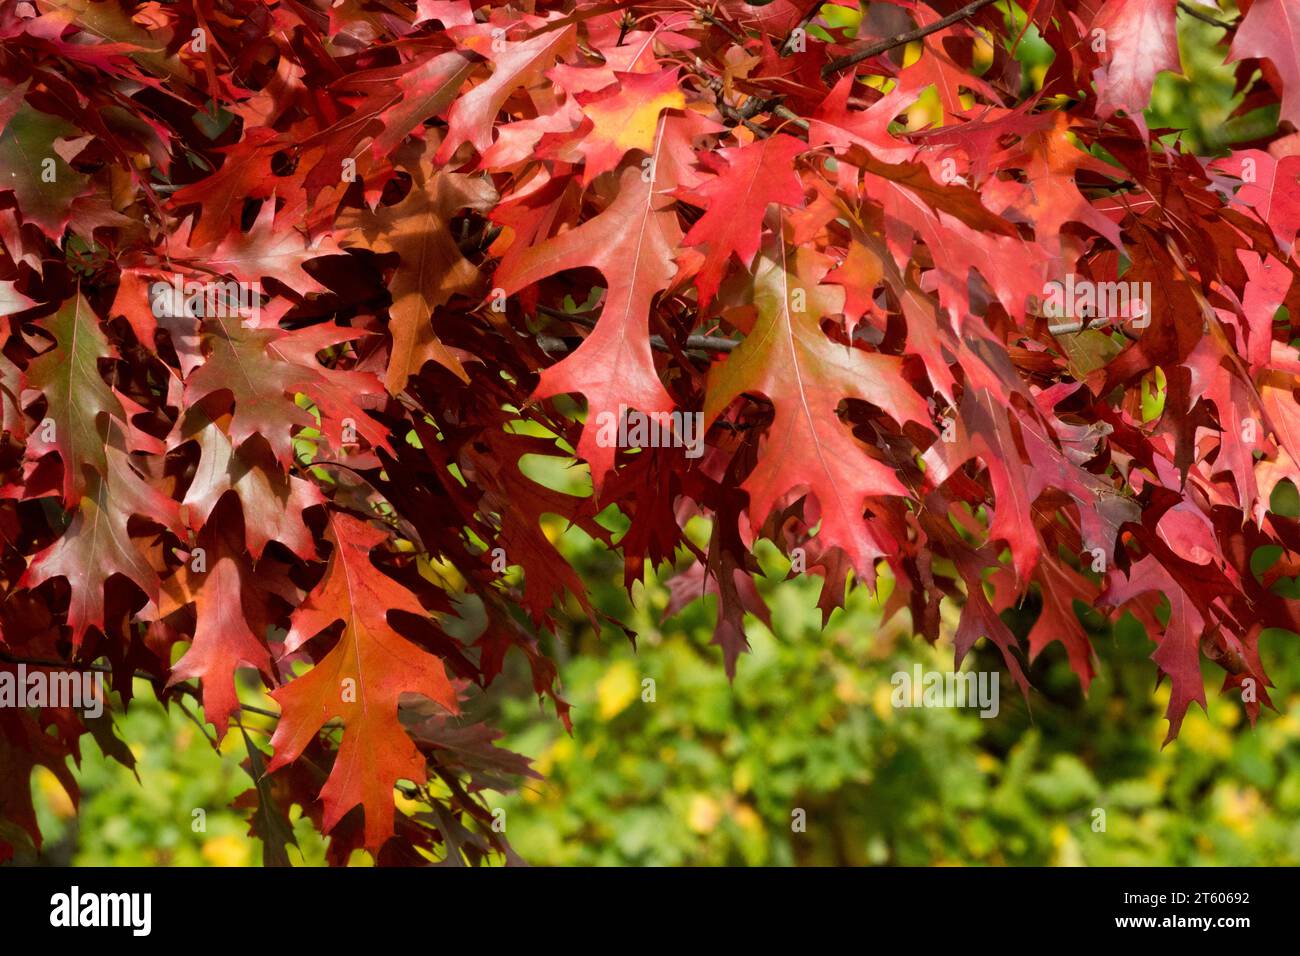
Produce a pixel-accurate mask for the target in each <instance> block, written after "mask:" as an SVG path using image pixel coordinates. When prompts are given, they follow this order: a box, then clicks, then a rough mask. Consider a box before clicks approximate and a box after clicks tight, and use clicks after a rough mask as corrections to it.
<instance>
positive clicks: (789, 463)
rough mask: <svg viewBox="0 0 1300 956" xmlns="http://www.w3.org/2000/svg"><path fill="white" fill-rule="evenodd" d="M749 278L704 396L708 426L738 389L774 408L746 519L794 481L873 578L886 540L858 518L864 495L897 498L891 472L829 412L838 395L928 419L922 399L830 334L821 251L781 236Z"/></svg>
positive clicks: (754, 518)
mask: <svg viewBox="0 0 1300 956" xmlns="http://www.w3.org/2000/svg"><path fill="white" fill-rule="evenodd" d="M756 269H757V271H756V275H755V278H754V304H755V307H756V308H757V309H758V319H757V321H756V322H755V323H754V328H753V329H752V330H751V331H750V333H749V334H748V335H747V336H746V337H745V340H744V342H743V343H741V345H740V346H739V347H738V348H737V349H736V350H735V351H734V352H732V353H731V355H730V356H729V357H728V358H727V359H726V360H725V361H724V362H721V363H719V364H718V365H716V366H714V368H713V369H712V371H710V373H709V381H708V386H707V392H706V395H705V401H704V423H705V427H706V428H707V427H709V426H710V425H712V424H713V422H715V421H716V420H717V419H718V416H719V415H721V414H722V412H723V411H725V410H726V408H727V406H728V405H730V404H731V403H732V402H733V401H734V400H735V399H736V398H737V397H738V396H740V395H741V393H743V392H757V393H759V394H761V395H765V396H767V397H768V398H770V399H771V400H772V402H773V404H774V405H775V406H776V414H775V418H774V419H773V421H772V425H771V429H770V432H769V434H768V436H767V439H766V443H765V445H764V448H763V450H762V452H761V453H760V454H759V459H758V464H757V465H756V466H755V468H754V470H753V472H752V473H751V474H750V476H749V477H748V478H747V479H746V480H745V483H744V484H743V485H742V486H741V487H742V488H743V489H744V490H745V491H746V492H747V493H748V494H749V518H750V523H751V525H753V526H754V527H759V526H761V525H762V523H763V522H764V521H765V520H766V519H767V516H768V515H769V514H770V513H771V512H772V510H773V509H774V508H775V507H777V505H778V504H779V503H780V502H781V499H782V498H783V497H785V496H786V495H788V494H789V493H791V492H793V491H795V490H796V489H802V490H805V491H807V492H809V493H811V494H812V496H813V497H814V499H816V501H817V504H818V506H819V510H820V514H821V518H822V529H821V531H820V535H821V537H822V538H823V539H824V541H825V543H826V545H828V546H833V547H838V548H840V549H842V550H843V551H844V552H845V553H846V554H847V555H848V556H849V558H850V559H851V560H852V562H853V566H854V568H855V569H856V570H857V571H858V574H859V575H860V576H861V577H863V578H866V579H868V580H873V579H874V571H873V567H874V562H875V560H876V558H878V557H880V556H882V555H884V554H887V553H889V551H890V549H891V547H892V544H891V542H890V540H889V539H888V537H887V536H884V535H882V534H881V533H879V532H877V531H876V529H875V528H874V527H873V525H872V523H871V522H869V521H867V520H865V519H864V517H863V511H864V509H865V507H866V505H867V500H868V499H869V498H871V497H874V496H880V495H897V496H900V497H906V496H907V495H908V491H907V489H906V488H905V487H904V486H903V484H902V483H901V482H900V481H899V480H898V478H897V476H896V475H895V473H894V470H893V469H892V468H891V467H889V466H888V465H886V464H884V463H883V462H881V461H879V460H877V459H875V458H872V457H870V456H869V455H867V454H866V453H865V452H864V451H863V450H862V447H861V446H860V445H858V443H857V442H856V441H855V440H854V438H853V437H852V436H851V435H850V434H849V431H848V428H847V427H846V426H845V425H844V424H843V423H842V422H841V421H840V420H839V417H838V416H837V415H836V408H837V407H838V406H839V404H840V402H841V401H843V400H844V399H845V398H850V397H851V398H859V399H864V400H865V401H868V402H871V403H872V404H874V405H876V406H878V407H879V408H881V409H883V410H884V411H885V412H886V413H887V414H888V415H890V417H892V418H893V419H894V421H896V422H897V423H899V424H900V425H901V424H903V423H904V422H908V421H916V422H925V421H927V420H928V415H927V413H926V407H925V403H924V402H923V401H922V400H921V397H920V396H919V395H918V394H917V393H916V392H915V391H913V390H912V389H911V387H910V386H909V385H907V383H906V381H905V379H904V378H903V374H902V361H901V360H900V359H898V358H897V357H894V356H888V355H880V354H877V353H874V352H865V351H863V350H861V349H857V348H852V347H848V346H845V345H841V344H837V343H835V342H832V341H831V340H830V339H828V338H827V337H826V335H825V334H824V333H823V332H822V331H821V328H820V327H819V323H818V320H819V317H820V316H822V315H827V314H834V313H837V312H839V311H841V308H842V302H843V290H841V289H839V288H838V287H834V286H822V285H821V284H820V283H821V280H822V278H823V277H824V276H825V274H826V272H827V271H828V269H829V262H828V261H827V260H825V258H824V257H819V256H817V255H816V254H815V253H813V252H811V251H809V250H804V249H800V250H799V251H797V252H795V253H793V254H791V253H790V252H789V251H788V250H787V249H786V247H785V245H784V244H781V245H780V246H779V247H778V248H776V249H775V250H773V252H772V253H770V258H769V257H768V256H767V255H764V256H762V257H760V259H759V261H758V264H757V267H756Z"/></svg>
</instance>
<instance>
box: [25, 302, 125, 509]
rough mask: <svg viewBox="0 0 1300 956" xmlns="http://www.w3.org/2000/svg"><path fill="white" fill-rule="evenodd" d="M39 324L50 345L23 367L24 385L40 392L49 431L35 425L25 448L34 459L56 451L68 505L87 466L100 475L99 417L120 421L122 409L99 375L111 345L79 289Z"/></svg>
mask: <svg viewBox="0 0 1300 956" xmlns="http://www.w3.org/2000/svg"><path fill="white" fill-rule="evenodd" d="M40 324H41V325H42V326H43V327H44V328H45V329H46V331H48V332H49V333H50V334H51V335H52V336H54V341H55V347H54V348H52V349H50V350H49V351H48V352H43V353H42V354H41V355H39V356H37V357H36V358H35V359H34V360H33V361H32V363H31V364H30V365H29V366H28V368H27V385H28V386H29V387H30V388H33V389H36V390H38V391H39V392H40V393H41V394H42V395H44V396H45V402H46V411H45V416H46V418H47V419H48V420H49V421H50V422H51V423H52V426H53V427H52V430H51V431H52V434H51V432H50V431H47V430H46V429H45V428H43V427H42V428H39V429H37V430H36V433H35V434H34V435H33V437H32V441H31V442H30V443H29V446H28V452H27V453H28V455H29V456H31V457H33V458H39V457H41V456H43V455H45V454H47V453H48V452H49V451H51V450H52V451H54V452H55V453H56V454H58V456H59V458H60V460H62V462H63V500H64V503H65V504H66V505H68V506H69V507H72V506H75V505H76V504H77V502H78V501H80V499H81V496H82V495H83V494H84V493H85V492H86V487H87V482H88V481H89V480H90V479H89V478H88V477H87V473H86V470H85V468H86V466H89V467H90V468H93V469H94V470H96V471H98V472H99V473H100V474H104V473H106V472H107V470H108V462H107V459H106V457H105V435H106V434H107V431H106V429H107V427H108V423H107V422H103V423H101V420H100V416H101V415H103V416H111V417H112V418H114V419H117V420H119V421H123V420H125V417H126V412H125V411H124V410H123V408H122V403H121V402H119V401H118V400H117V396H116V395H114V394H113V390H112V389H111V388H109V387H108V383H107V382H105V381H104V379H103V376H101V375H100V374H99V360H100V359H102V358H108V357H109V356H110V355H111V354H112V349H111V348H110V346H109V344H108V339H107V338H105V337H104V333H103V332H101V331H100V328H99V320H98V319H97V318H96V316H95V313H94V311H93V310H92V309H91V307H90V303H89V302H87V301H86V299H85V297H84V296H82V295H81V294H80V293H78V294H77V295H75V296H73V297H72V298H71V299H68V300H67V301H66V302H64V303H63V306H62V307H61V308H60V309H59V311H58V312H57V313H55V314H54V315H52V316H50V318H48V319H43V320H42V321H41V323H40ZM47 437H48V438H50V441H49V444H48V446H47V444H46V441H45V439H46V438H47Z"/></svg>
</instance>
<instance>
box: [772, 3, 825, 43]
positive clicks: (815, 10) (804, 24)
mask: <svg viewBox="0 0 1300 956" xmlns="http://www.w3.org/2000/svg"><path fill="white" fill-rule="evenodd" d="M824 2H825V0H817V2H816V3H814V4H813V7H812V9H811V10H809V11H808V15H807V16H806V17H804V18H803V19H802V20H800V21H799V24H798V26H796V27H794V28H793V29H792V30H791V31H790V32H789V33H787V34H786V35H785V39H784V40H782V41H781V45H780V46H779V47H778V48H777V51H778V52H779V53H780V54H781V55H782V56H789V55H790V54H791V53H792V52H793V50H792V49H791V47H790V44H791V43H793V42H794V38H795V35H796V34H798V32H799V31H800V30H807V29H808V24H810V23H812V22H813V21H814V20H815V19H817V14H819V13H820V12H821V9H822V3H824Z"/></svg>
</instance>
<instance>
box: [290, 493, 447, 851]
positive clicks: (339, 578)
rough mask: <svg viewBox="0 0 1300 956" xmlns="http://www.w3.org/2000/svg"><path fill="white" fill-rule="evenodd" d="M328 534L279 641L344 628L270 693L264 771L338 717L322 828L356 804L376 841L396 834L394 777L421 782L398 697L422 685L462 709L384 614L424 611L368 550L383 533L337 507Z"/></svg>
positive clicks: (295, 643)
mask: <svg viewBox="0 0 1300 956" xmlns="http://www.w3.org/2000/svg"><path fill="white" fill-rule="evenodd" d="M326 537H327V538H328V539H329V540H330V541H331V542H332V543H333V544H334V553H333V554H332V555H331V556H330V563H329V568H328V570H327V571H326V572H325V577H324V578H323V579H322V580H321V582H320V584H318V585H317V586H316V588H315V589H314V590H313V591H312V592H311V593H310V594H309V595H308V596H307V599H306V600H305V601H304V602H303V603H302V605H301V606H300V607H299V608H298V610H296V611H295V612H294V614H293V624H292V627H291V629H290V631H289V635H288V637H287V638H285V649H286V652H289V653H292V652H293V651H295V650H297V649H298V648H299V647H301V646H302V645H303V644H304V643H306V642H307V641H308V640H310V639H311V638H312V637H314V636H316V635H317V634H319V633H320V632H321V631H324V630H325V629H327V628H329V627H330V626H331V625H333V624H334V623H335V622H337V621H342V622H343V632H342V634H341V635H340V637H339V639H338V643H337V644H335V645H334V647H333V648H332V649H331V650H330V652H329V653H328V654H327V655H326V656H325V657H324V658H323V659H322V660H321V661H320V662H319V663H318V664H316V666H315V667H313V668H312V669H311V670H310V671H308V672H307V673H306V674H304V675H302V676H301V677H298V678H295V679H294V680H292V681H290V682H289V683H288V684H287V685H286V686H284V687H282V688H280V689H279V690H276V691H274V692H273V693H272V695H271V696H272V697H274V698H275V700H276V701H277V702H278V703H279V704H280V707H281V716H280V722H279V724H278V725H277V726H276V729H275V735H274V736H273V737H272V738H271V747H272V749H273V750H274V751H275V757H274V759H272V761H271V764H270V766H269V767H268V772H271V773H274V772H275V771H276V770H277V769H278V768H280V767H283V766H285V765H286V764H288V763H290V762H292V761H294V760H296V759H297V758H298V756H299V755H300V754H301V753H302V752H303V751H304V750H305V749H306V748H307V746H308V745H309V744H310V743H311V742H312V741H313V740H314V739H315V738H316V735H317V734H318V733H319V732H320V729H321V728H322V727H323V726H324V725H325V724H326V723H327V722H328V721H331V720H339V721H341V722H342V724H343V739H342V742H341V743H340V745H339V752H338V757H337V758H336V759H335V761H334V767H333V769H332V770H331V771H330V775H329V779H328V780H327V781H326V783H325V787H324V789H322V790H321V794H320V797H321V800H322V801H323V802H324V805H325V817H324V830H325V831H326V832H328V831H330V830H332V829H333V828H334V825H335V824H336V823H338V822H339V820H341V819H342V818H343V815H344V814H346V813H347V812H348V811H349V810H351V809H352V808H353V807H355V806H358V805H360V806H362V807H363V808H364V811H365V833H366V835H365V842H366V847H367V848H369V849H371V850H378V849H379V847H380V846H381V845H382V844H383V843H384V842H385V841H386V840H387V839H388V838H389V837H390V836H392V835H393V813H394V807H393V787H394V785H395V784H396V783H397V781H399V780H411V781H414V782H417V783H423V782H424V781H425V762H424V757H423V756H421V754H420V752H419V750H417V749H416V746H415V744H414V743H412V742H411V739H410V737H408V736H407V734H406V731H405V730H403V729H402V725H401V723H400V722H399V720H398V717H397V702H398V698H399V697H401V695H402V694H404V693H414V694H421V695H423V696H425V697H427V698H429V699H430V700H433V701H435V702H436V703H438V704H441V705H442V706H443V707H444V708H446V709H447V710H448V711H451V712H452V713H456V712H457V711H458V709H459V708H458V705H457V702H456V694H455V691H454V690H453V689H452V686H451V684H450V682H449V681H448V680H447V674H446V671H445V670H444V669H443V665H442V661H440V660H439V659H438V658H437V657H434V656H432V655H430V654H429V653H427V652H425V651H423V650H421V649H419V648H418V647H416V646H415V645H414V644H412V643H411V642H410V641H408V640H407V639H406V638H404V637H402V636H401V635H400V634H398V633H397V632H396V631H395V630H393V627H392V625H391V624H390V623H389V620H388V615H389V614H390V613H391V612H392V611H406V612H409V613H411V614H415V615H418V616H420V617H427V612H426V611H425V610H424V608H422V607H421V606H420V604H419V603H418V602H417V601H416V600H415V597H414V596H413V595H412V594H411V592H410V591H408V590H406V588H404V587H402V586H401V585H400V584H398V583H397V582H396V581H394V580H393V579H392V578H390V577H388V576H387V575H385V574H384V573H383V572H381V571H380V570H379V569H378V568H376V567H375V566H374V564H372V563H371V561H370V552H371V551H372V550H373V549H374V548H375V547H377V546H378V545H380V544H382V543H383V542H384V541H386V540H387V537H386V536H385V535H384V534H383V533H381V532H379V531H377V530H375V529H374V528H372V527H370V526H369V525H367V524H366V523H365V522H363V521H359V520H357V519H356V518H353V517H351V516H349V515H346V514H342V513H339V512H334V513H332V514H331V516H330V523H329V529H328V531H327V532H326Z"/></svg>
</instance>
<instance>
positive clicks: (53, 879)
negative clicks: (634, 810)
mask: <svg viewBox="0 0 1300 956" xmlns="http://www.w3.org/2000/svg"><path fill="white" fill-rule="evenodd" d="M1293 886H1294V882H1293V873H1292V871H1289V870H1270V869H1177V870H1174V869H1109V870H1099V869H1081V870H1065V869H1057V870H1023V869H1020V870H1018V869H979V870H977V869H873V870H852V869H841V870H830V869H813V870H794V869H770V870H756V869H755V870H747V869H680V870H668V869H643V870H634V869H611V870H553V869H528V868H518V869H481V870H453V869H437V868H433V869H427V870H414V869H409V870H404V869H382V870H366V869H352V870H305V869H298V870H247V869H245V870H200V869H181V870H161V869H155V870H150V869H42V868H30V869H29V868H22V869H20V868H14V867H0V911H3V915H4V918H5V925H6V927H7V928H9V929H11V930H12V931H14V932H15V933H17V934H18V935H19V937H20V938H22V937H25V936H28V935H29V934H35V935H39V936H45V935H46V934H50V935H51V936H52V937H54V938H57V937H67V936H68V935H69V934H74V933H75V934H79V936H80V937H81V939H80V941H81V942H88V941H90V937H91V936H94V937H97V938H99V939H102V940H104V941H105V942H110V941H111V942H113V943H115V944H119V945H120V944H122V943H125V944H127V945H128V946H129V945H132V944H135V943H140V942H145V941H159V940H164V939H165V940H167V941H168V942H170V943H173V944H175V943H180V942H183V941H185V940H186V939H187V938H192V939H194V940H200V939H201V940H203V941H204V942H205V943H206V942H215V941H217V940H218V939H221V940H222V941H226V940H229V941H230V942H236V943H237V942H240V941H244V942H248V943H257V944H259V945H265V944H266V943H267V942H268V941H269V940H270V939H273V938H276V937H278V936H280V935H282V934H283V935H285V936H286V937H287V938H289V939H292V941H293V942H294V943H295V944H302V943H315V942H320V943H325V944H329V943H332V944H335V945H338V944H340V943H342V942H343V941H344V940H345V939H349V940H350V939H352V938H354V934H364V935H366V936H369V937H372V938H373V939H374V941H375V942H377V943H380V944H385V943H388V942H389V941H398V942H404V941H406V940H407V939H410V940H412V941H418V940H419V939H420V938H421V937H422V936H432V935H433V934H437V935H439V936H442V935H445V934H446V933H447V932H448V931H457V930H459V932H460V933H466V932H470V933H472V932H475V931H480V930H481V931H485V932H490V933H491V938H492V940H493V941H494V944H499V943H500V942H501V941H503V940H504V939H505V938H507V937H508V934H511V933H512V932H513V933H517V934H520V936H521V937H523V938H521V939H520V942H525V941H526V939H527V936H536V937H538V938H539V939H540V938H549V939H552V940H559V939H567V940H568V941H569V942H570V943H578V942H582V941H584V940H589V941H590V942H592V943H595V942H597V941H598V940H603V941H604V942H605V943H607V944H609V945H620V946H621V945H623V944H624V943H627V942H633V941H641V940H643V939H644V940H645V941H647V942H648V941H650V940H652V939H653V938H656V937H658V938H661V939H663V938H665V937H661V936H660V934H661V933H663V932H664V931H666V930H670V931H672V932H673V933H674V936H673V937H672V938H689V939H690V940H691V941H692V942H693V943H704V942H707V941H708V940H709V939H710V938H711V937H713V936H715V935H716V937H717V938H718V940H719V941H720V942H725V943H727V944H729V945H735V944H736V943H737V942H741V941H745V940H748V939H753V940H754V941H755V942H757V943H764V944H767V945H768V946H771V945H774V943H775V941H776V939H777V937H778V936H779V935H780V934H781V933H782V931H788V932H790V933H796V932H801V933H807V932H808V931H809V930H810V927H812V928H814V931H815V933H816V935H817V938H823V937H824V936H825V934H828V933H832V932H837V931H838V932H841V933H845V934H847V933H853V934H854V935H855V936H857V937H862V936H863V934H864V933H865V934H868V936H867V937H865V938H869V939H870V940H871V941H872V942H873V944H875V943H878V942H879V940H880V938H881V937H882V936H883V937H886V938H894V937H895V936H897V937H898V938H900V939H902V938H912V939H923V940H925V941H926V942H927V943H931V942H943V941H946V940H948V939H952V940H961V941H970V940H972V939H979V938H980V937H981V936H982V935H983V936H984V938H985V939H988V940H992V939H996V938H1003V937H1004V934H1006V933H1016V934H1021V933H1026V932H1028V933H1030V934H1032V935H1031V936H1030V937H1029V938H1032V939H1035V940H1041V941H1043V942H1048V941H1066V940H1069V941H1074V940H1076V939H1080V938H1092V937H1096V936H1101V935H1104V936H1107V937H1110V936H1114V937H1117V938H1122V937H1125V936H1155V937H1160V936H1162V935H1165V934H1170V933H1172V934H1174V935H1175V936H1176V937H1179V938H1181V937H1184V936H1185V935H1186V934H1190V933H1199V934H1202V935H1203V936H1205V937H1206V938H1207V939H1212V940H1214V941H1215V942H1216V943H1227V942H1229V941H1230V940H1232V939H1233V938H1234V937H1236V936H1238V935H1239V934H1242V933H1252V932H1256V931H1259V930H1269V929H1271V930H1272V931H1273V932H1274V933H1275V934H1276V933H1278V932H1280V930H1281V927H1282V925H1283V916H1284V914H1283V913H1282V910H1283V908H1284V907H1291V906H1294V905H1295V903H1294V892H1293V889H1292V887H1293ZM610 920H613V921H615V922H616V923H617V924H620V925H622V927H623V928H622V930H619V929H617V927H614V929H613V935H609V930H607V929H605V928H602V924H604V923H607V922H608V921H610ZM810 920H812V921H813V923H811V924H810ZM476 928H477V929H476ZM679 932H680V933H682V934H688V936H686V937H679V936H678V935H677V934H678V933H679ZM557 934H558V935H557ZM985 934H987V935H985ZM848 938H852V937H848ZM51 941H54V940H53V939H52V940H51Z"/></svg>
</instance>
